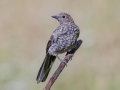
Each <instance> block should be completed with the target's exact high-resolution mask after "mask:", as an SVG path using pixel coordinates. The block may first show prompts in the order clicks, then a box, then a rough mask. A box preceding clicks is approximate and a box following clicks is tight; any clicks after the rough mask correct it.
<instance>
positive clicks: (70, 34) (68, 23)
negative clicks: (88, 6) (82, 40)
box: [36, 13, 79, 83]
mask: <svg viewBox="0 0 120 90" xmlns="http://www.w3.org/2000/svg"><path fill="white" fill-rule="evenodd" d="M52 17H53V18H55V19H57V20H58V21H59V22H60V25H59V26H58V27H57V28H56V29H55V31H54V32H53V34H52V35H51V37H50V40H49V41H48V44H47V47H46V57H45V59H44V61H43V64H42V66H41V68H40V70H39V72H38V75H37V78H36V80H37V82H38V83H39V82H44V81H45V80H46V78H47V76H48V74H49V71H50V69H51V67H52V65H53V63H54V61H55V59H56V57H57V58H58V59H59V60H60V58H59V57H58V54H61V53H64V52H68V51H70V50H71V49H72V48H74V47H75V45H76V41H77V38H78V37H79V27H78V26H77V25H76V24H75V23H74V21H73V19H72V17H71V16H70V15H69V14H67V13H60V14H58V15H55V16H52Z"/></svg>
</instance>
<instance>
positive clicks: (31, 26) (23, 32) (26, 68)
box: [0, 0, 120, 90]
mask: <svg viewBox="0 0 120 90" xmlns="http://www.w3.org/2000/svg"><path fill="white" fill-rule="evenodd" d="M60 12H67V13H69V14H70V15H71V16H72V17H73V19H74V20H75V22H76V24H77V25H78V26H79V27H80V29H81V34H80V37H79V38H81V39H82V40H83V44H82V46H81V47H80V49H79V50H78V51H77V52H76V54H75V55H74V57H73V60H72V61H70V62H69V63H68V67H66V68H65V69H64V70H63V72H62V73H61V75H60V76H59V78H58V79H57V81H56V82H55V84H54V85H53V87H52V90H120V1H119V0H0V90H42V89H43V88H44V86H45V85H46V83H47V81H48V80H49V78H50V76H51V75H52V74H53V73H54V71H55V70H56V68H57V67H58V65H59V61H58V60H56V62H55V64H54V66H53V68H52V70H51V72H50V75H49V77H48V78H47V81H46V82H45V83H40V84H37V83H36V80H35V79H36V75H37V72H38V70H39V68H40V65H41V63H42V61H43V59H44V56H45V48H46V44H47V41H48V39H49V37H50V35H51V34H52V32H53V31H54V30H55V29H56V27H57V25H58V24H59V23H58V21H57V20H55V19H52V18H51V16H52V15H56V14H58V13H60ZM60 57H61V58H63V57H64V55H60Z"/></svg>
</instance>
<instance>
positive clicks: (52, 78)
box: [43, 40, 82, 90]
mask: <svg viewBox="0 0 120 90" xmlns="http://www.w3.org/2000/svg"><path fill="white" fill-rule="evenodd" d="M81 44H82V40H78V41H77V44H76V47H75V48H73V49H72V50H71V51H70V52H67V54H66V56H65V58H64V60H66V62H67V63H68V61H69V60H70V59H71V55H70V54H74V53H75V52H76V51H77V49H78V48H79V47H80V46H81ZM65 65H66V64H65V63H64V62H61V63H60V65H59V67H58V68H57V70H56V71H55V73H54V74H53V76H52V77H51V78H50V80H49V81H48V83H47V85H46V86H45V88H44V89H43V90H50V88H51V86H52V85H53V83H54V82H55V80H56V79H57V77H58V76H59V75H60V73H61V72H62V70H63V69H64V67H65Z"/></svg>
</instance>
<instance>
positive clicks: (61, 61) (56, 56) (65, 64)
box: [56, 55, 67, 67]
mask: <svg viewBox="0 0 120 90" xmlns="http://www.w3.org/2000/svg"><path fill="white" fill-rule="evenodd" d="M56 57H57V58H58V60H59V61H60V62H61V63H62V62H64V63H65V65H66V67H67V62H66V60H61V59H60V58H59V57H58V55H56Z"/></svg>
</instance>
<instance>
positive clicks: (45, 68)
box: [36, 53, 56, 83]
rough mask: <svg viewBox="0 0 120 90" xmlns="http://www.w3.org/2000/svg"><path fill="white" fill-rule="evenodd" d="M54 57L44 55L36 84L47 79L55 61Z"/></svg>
mask: <svg viewBox="0 0 120 90" xmlns="http://www.w3.org/2000/svg"><path fill="white" fill-rule="evenodd" d="M55 59H56V57H55V56H52V55H49V54H48V53H47V54H46V57H45V59H44V61H43V63H42V65H41V67H40V69H39V72H38V75H37V78H36V80H37V83H40V82H44V81H45V80H46V78H47V77H48V74H49V72H50V70H51V68H52V66H53V63H54V61H55Z"/></svg>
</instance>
